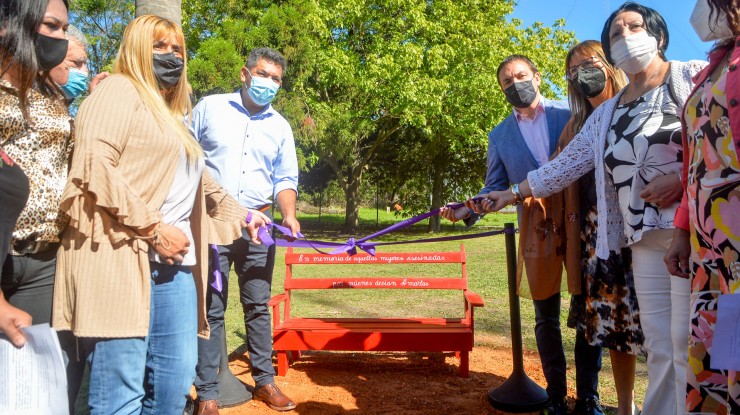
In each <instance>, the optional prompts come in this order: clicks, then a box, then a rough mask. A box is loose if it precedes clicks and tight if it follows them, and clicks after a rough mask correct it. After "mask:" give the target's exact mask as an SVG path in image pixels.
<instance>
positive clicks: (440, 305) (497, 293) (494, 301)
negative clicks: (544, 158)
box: [226, 209, 647, 406]
mask: <svg viewBox="0 0 740 415" xmlns="http://www.w3.org/2000/svg"><path fill="white" fill-rule="evenodd" d="M360 216H361V220H360V230H359V231H358V233H357V235H355V236H356V237H362V236H365V235H368V234H370V233H373V232H375V231H377V230H378V229H380V228H382V227H386V226H388V225H391V224H393V223H396V222H398V221H400V220H402V218H400V217H397V216H395V215H394V214H393V213H390V214H389V213H386V212H385V211H376V210H375V209H362V210H361V214H360ZM376 218H377V219H376ZM298 219H299V221H300V222H301V227H302V229H303V231H304V234H306V236H307V237H308V238H311V239H327V240H333V241H343V240H346V239H347V235H343V236H340V235H339V234H338V232H337V231H336V229H338V228H339V226H340V225H341V224H342V221H343V216H342V214H332V213H330V214H327V213H325V212H324V213H322V215H321V220H320V221H319V217H318V214H306V213H300V214H299V218H298ZM277 220H278V221H279V218H277ZM506 222H514V223H516V215H515V214H513V213H499V214H491V215H487V216H486V217H484V218H483V220H482V221H480V222H478V223H477V224H476V225H475V226H474V227H472V228H469V229H466V228H465V227H464V226H461V225H459V224H458V225H454V226H453V225H452V224H450V223H449V222H445V223H444V224H443V228H442V232H441V234H442V235H458V234H464V233H478V232H483V231H487V230H493V229H501V228H503V224H504V223H506ZM376 223H377V224H376ZM431 236H435V237H436V236H440V234H434V235H432V234H429V233H427V232H426V222H425V221H424V222H422V223H420V224H417V225H415V226H414V227H413V228H412V229H410V230H404V231H401V232H397V233H393V234H389V235H386V236H383V237H382V238H381V239H379V240H376V242H381V241H397V240H409V239H417V238H425V237H431ZM461 242H462V243H464V244H465V249H466V252H467V261H468V262H467V267H468V278H469V287H470V289H471V290H472V291H475V292H477V293H478V294H480V295H481V296H482V297H483V300H484V301H485V302H486V307H485V308H482V309H478V310H477V311H476V323H475V324H476V344H477V345H487V346H494V347H510V346H511V340H510V322H509V304H508V302H509V300H508V288H507V287H508V285H507V273H506V257H505V248H504V236H503V235H496V236H492V237H487V238H479V239H470V240H465V241H453V242H437V243H429V244H421V245H405V244H404V245H396V246H390V247H379V248H378V249H379V250H381V251H383V252H403V251H454V250H459V249H460V243H461ZM284 254H285V248H279V249H278V253H277V258H276V262H275V264H276V265H275V272H274V279H273V294H278V293H281V292H282V291H283V277H284V274H285V272H284V267H285V266H284V260H283V256H284ZM358 267H361V266H352V271H351V272H353V273H355V272H358V271H361V270H360V269H359V268H358ZM328 268H331V267H325V266H324V267H316V268H313V269H312V267H302V268H301V272H302V274H300V275H299V276H301V277H311V276H319V274H320V275H326V273H327V272H334V271H335V272H337V274H336V276H339V275H342V274H341V272H343V270H342V267H335V268H336V270H333V271H328V270H327V269H328ZM379 268H389V269H390V272H393V273H394V276H404V275H413V276H427V277H434V276H435V275H436V276H440V275H444V274H449V273H459V272H460V271H459V267H453V268H445V267H444V266H436V267H431V266H424V265H422V266H420V265H412V264H406V265H395V266H392V267H377V266H375V267H369V268H367V272H364V274H365V275H366V276H379V277H380V276H391V275H390V274H383V273H381V272H382V271H381V270H380V269H379ZM345 271H346V270H345ZM386 272H388V271H386ZM312 273H313V274H312ZM355 275H357V274H355ZM230 284H231V285H230V288H229V290H230V292H232V293H236V292H238V287H237V286H236V278H231V279H230ZM404 294H408V295H404ZM229 297H230V298H229V305H228V309H227V315H226V332H227V344H228V349H229V351H232V350H235V349H236V350H238V351H240V352H245V346H244V324H243V317H242V311H241V306H240V304H239V299H238V296H237V295H230V296H229ZM520 303H521V316H522V333H523V342H524V347H525V349H527V350H534V351H536V350H537V346H536V342H535V337H534V310H533V307H532V302H531V301H530V300H528V299H526V298H522V299H521V302H520ZM569 304H570V295H568V293H567V292H565V293H563V300H562V306H561V322H562V327H563V341H564V343H565V350H566V356H567V359H568V365H569V371H568V373H569V379H568V382H569V385H575V370H574V369H573V368H574V364H573V348H574V336H575V331H574V330H573V329H570V328H567V327H566V319H567V315H568V308H569ZM461 313H462V300H461V298H460V295H459V292H445V291H438V290H409V291H408V292H406V291H402V292H401V294H399V291H398V290H320V291H303V292H301V293H300V294H299V295H297V296H294V302H293V309H292V314H293V315H301V316H324V317H341V316H368V317H384V316H385V317H402V316H416V317H445V316H459V315H460V314H461ZM637 371H638V373H637V375H636V382H637V384H636V385H635V396H636V400H637V401H638V402H641V399H642V396H644V392H645V387H646V383H647V382H646V380H647V375H646V365H645V361H644V359H642V358H641V359H639V360H638V366H637ZM502 375H503V374H502ZM599 390H600V394H601V398H602V401H603V402H604V403H606V404H607V405H610V406H616V402H617V398H616V392H615V390H614V384H613V377H612V373H611V364H610V360H609V353H608V351H606V350H605V352H604V360H603V369H602V372H601V377H600V385H599Z"/></svg>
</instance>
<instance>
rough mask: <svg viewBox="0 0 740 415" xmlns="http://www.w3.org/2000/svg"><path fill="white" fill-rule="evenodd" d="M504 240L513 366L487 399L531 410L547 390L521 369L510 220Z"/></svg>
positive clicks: (516, 409) (504, 407)
mask: <svg viewBox="0 0 740 415" xmlns="http://www.w3.org/2000/svg"><path fill="white" fill-rule="evenodd" d="M504 233H505V242H506V270H507V272H508V279H509V317H510V319H511V354H512V361H513V365H514V369H513V370H512V372H511V375H510V376H509V378H508V379H506V381H505V382H504V383H502V384H501V385H499V386H498V387H496V388H493V389H491V390H489V391H488V403H490V404H491V406H493V407H494V408H496V409H500V410H503V411H508V412H515V413H516V412H532V411H537V410H539V409H542V408H544V407H545V405H546V404H547V392H545V390H544V389H543V388H542V387H541V386H539V385H538V384H536V383H534V382H533V381H532V380H531V379H530V378H529V377H528V376H527V373H526V372H525V371H524V358H523V349H522V321H521V313H520V309H519V295H518V294H517V281H516V267H517V253H516V237H515V235H514V234H515V229H514V224H513V223H507V224H504Z"/></svg>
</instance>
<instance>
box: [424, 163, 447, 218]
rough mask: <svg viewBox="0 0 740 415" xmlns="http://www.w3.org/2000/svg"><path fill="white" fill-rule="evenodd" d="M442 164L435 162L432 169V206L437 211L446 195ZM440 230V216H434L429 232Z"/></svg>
mask: <svg viewBox="0 0 740 415" xmlns="http://www.w3.org/2000/svg"><path fill="white" fill-rule="evenodd" d="M442 164H444V163H440V162H439V161H437V160H435V163H434V166H433V167H432V206H431V207H430V210H431V209H437V208H439V207H440V206H442V204H443V203H444V201H443V200H442V197H443V196H442V195H443V194H444V187H443V186H444V174H445V169H444V168H443V167H442ZM439 228H440V217H439V215H435V216H432V217H431V218H429V226H428V227H427V230H428V231H429V232H439Z"/></svg>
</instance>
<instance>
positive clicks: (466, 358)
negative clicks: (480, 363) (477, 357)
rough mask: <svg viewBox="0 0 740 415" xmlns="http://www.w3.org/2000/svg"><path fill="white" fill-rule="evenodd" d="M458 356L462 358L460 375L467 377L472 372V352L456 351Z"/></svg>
mask: <svg viewBox="0 0 740 415" xmlns="http://www.w3.org/2000/svg"><path fill="white" fill-rule="evenodd" d="M455 354H456V355H457V358H458V359H460V377H461V378H467V377H468V375H469V374H470V369H469V368H470V353H469V352H455Z"/></svg>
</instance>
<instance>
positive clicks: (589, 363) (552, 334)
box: [533, 293, 601, 400]
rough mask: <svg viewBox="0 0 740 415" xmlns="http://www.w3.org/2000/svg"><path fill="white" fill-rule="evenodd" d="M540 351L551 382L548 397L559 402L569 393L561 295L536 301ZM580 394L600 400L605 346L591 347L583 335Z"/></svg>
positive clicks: (578, 349) (579, 337)
mask: <svg viewBox="0 0 740 415" xmlns="http://www.w3.org/2000/svg"><path fill="white" fill-rule="evenodd" d="M533 303H534V315H535V329H534V334H535V338H536V339H537V349H538V351H539V353H540V360H541V362H542V371H543V372H544V373H545V379H546V380H547V394H548V395H549V396H550V397H551V398H553V399H555V400H559V399H562V398H563V397H565V396H566V395H567V393H568V389H567V385H566V380H565V372H566V363H565V352H564V350H563V337H562V335H561V333H560V293H557V294H554V295H553V296H552V297H550V298H547V299H545V300H534V301H533ZM575 363H576V394H577V396H578V398H579V399H585V398H598V397H599V394H598V386H599V371H600V370H601V347H598V346H591V345H589V344H588V342H587V341H586V338H585V335H584V333H582V332H577V333H576V346H575Z"/></svg>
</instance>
